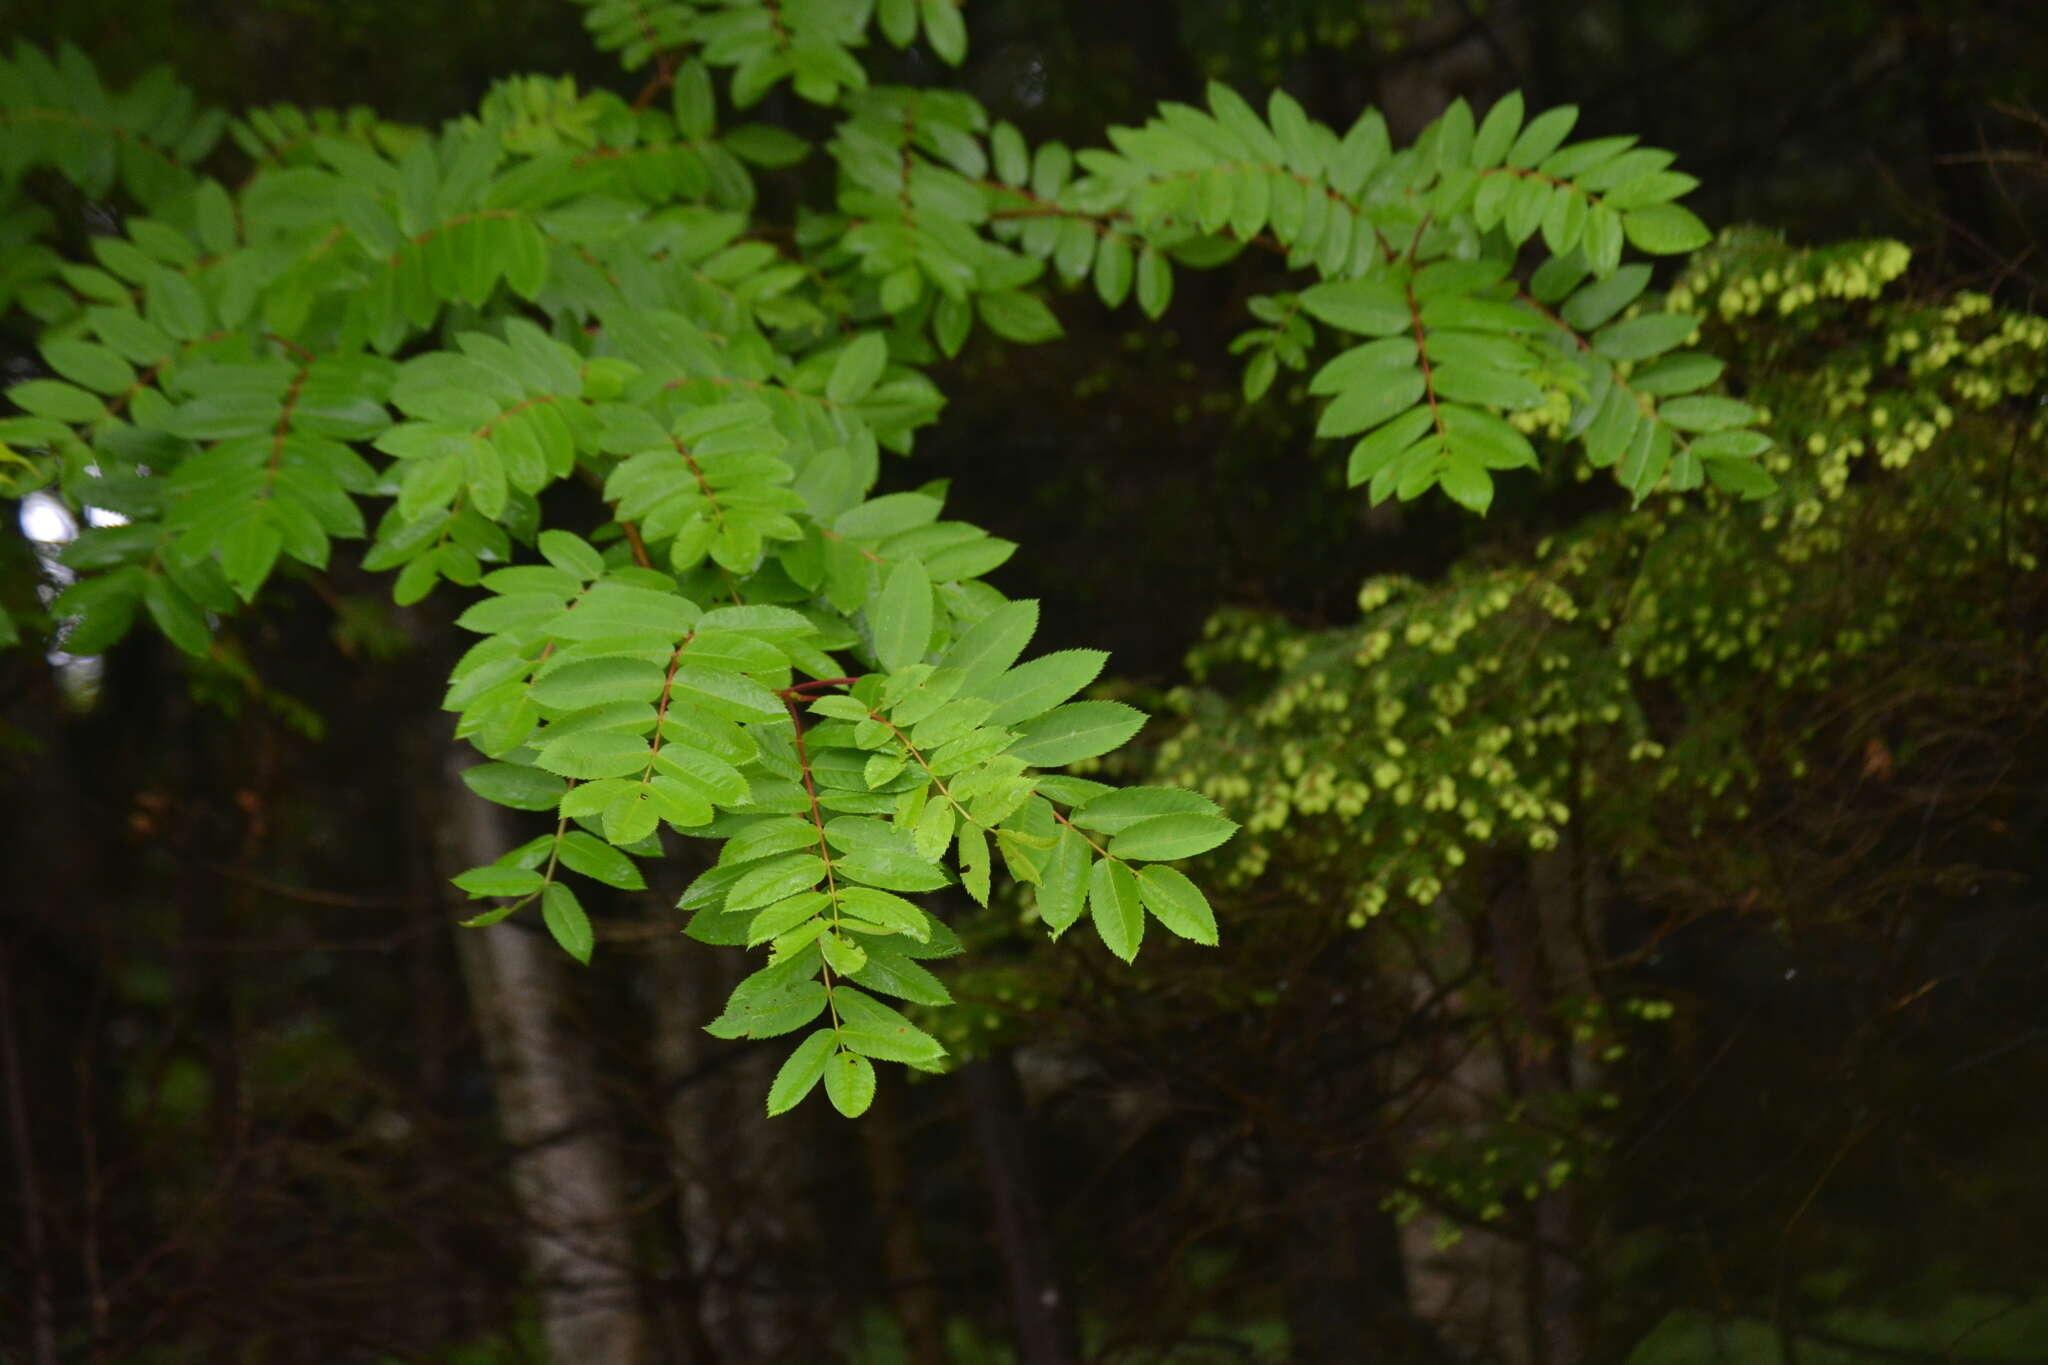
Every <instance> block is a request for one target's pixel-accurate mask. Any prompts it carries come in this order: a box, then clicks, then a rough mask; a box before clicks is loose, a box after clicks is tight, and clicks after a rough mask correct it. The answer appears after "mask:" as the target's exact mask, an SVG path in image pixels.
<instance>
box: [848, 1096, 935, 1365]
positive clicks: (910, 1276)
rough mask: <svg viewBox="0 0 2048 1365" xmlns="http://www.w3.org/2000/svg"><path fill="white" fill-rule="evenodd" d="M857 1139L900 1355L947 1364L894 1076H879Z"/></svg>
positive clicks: (923, 1363) (922, 1363)
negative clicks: (864, 1152)
mask: <svg viewBox="0 0 2048 1365" xmlns="http://www.w3.org/2000/svg"><path fill="white" fill-rule="evenodd" d="M861 1139H862V1143H863V1145H864V1146H865V1148H866V1150H867V1158H868V1185H869V1187H870V1188H871V1189H872V1191H873V1193H874V1200H875V1217H876V1219H877V1220H878V1221H879V1222H880V1223H881V1225H882V1265H883V1268H884V1269H885V1270H886V1271H887V1273H888V1276H889V1297H890V1299H891V1300H892V1301H893V1302H894V1304H895V1306H896V1322H897V1324H898V1325H899V1326H900V1327H901V1328H902V1329H903V1351H904V1356H905V1358H906V1359H907V1360H908V1362H909V1365H946V1360H947V1355H946V1332H945V1320H944V1314H943V1313H942V1312H941V1311H940V1304H939V1290H938V1278H937V1276H936V1275H935V1274H934V1273H933V1271H932V1264H931V1258H930V1257H929V1256H927V1255H926V1254H925V1247H924V1237H923V1235H922V1234H921V1233H920V1232H919V1230H918V1225H917V1206H916V1204H915V1202H914V1201H913V1200H912V1198H911V1181H910V1176H909V1163H908V1162H907V1160H906V1159H905V1157H904V1153H903V1094H902V1084H901V1082H900V1081H898V1079H897V1078H896V1077H894V1076H888V1077H884V1078H883V1080H882V1083H881V1084H880V1085H878V1086H876V1087H875V1103H874V1106H873V1107H872V1108H871V1109H869V1110H868V1112H867V1115H866V1116H865V1118H864V1119H863V1120H862V1122H861Z"/></svg>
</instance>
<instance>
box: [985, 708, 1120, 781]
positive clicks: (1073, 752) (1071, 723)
mask: <svg viewBox="0 0 2048 1365" xmlns="http://www.w3.org/2000/svg"><path fill="white" fill-rule="evenodd" d="M1144 724H1145V715H1144V713H1143V712H1141V711H1139V710H1138V709H1137V708H1136V707H1133V706H1126V705H1125V704H1124V703H1122V702H1120V701H1081V702H1072V703H1069V704H1068V705H1066V706H1060V707H1056V708H1054V709H1053V710H1051V711H1048V712H1046V713H1045V714H1044V715H1042V716H1039V717H1037V718H1036V719H1034V720H1032V721H1030V722H1028V723H1026V724H1025V725H1024V726H1022V727H1021V728H1020V729H1019V730H1018V732H1017V738H1016V740H1015V741H1014V742H1012V743H1011V744H1010V745H1009V747H1008V749H1007V750H1006V752H1007V753H1009V754H1010V755H1012V756H1013V757H1016V758H1020V759H1022V760H1024V761H1025V762H1026V763H1029V764H1031V765H1032V766H1033V767H1037V768H1057V767H1061V766H1063V765H1065V764H1068V763H1075V762H1078V761H1080V760H1081V759H1084V758H1094V757H1095V756H1096V755H1098V754H1106V753H1108V752H1109V751H1110V750H1111V749H1114V748H1116V747H1117V746H1118V745H1120V744H1122V743H1123V742H1124V741H1125V740H1127V739H1129V738H1130V737H1131V736H1132V735H1135V734H1136V733H1138V731H1139V729H1140V728H1142V727H1143V726H1144Z"/></svg>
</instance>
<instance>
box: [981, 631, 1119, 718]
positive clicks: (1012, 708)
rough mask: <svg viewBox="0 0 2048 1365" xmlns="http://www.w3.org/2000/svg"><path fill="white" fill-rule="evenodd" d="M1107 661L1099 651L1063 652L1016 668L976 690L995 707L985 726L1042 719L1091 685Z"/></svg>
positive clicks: (1043, 655)
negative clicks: (1035, 717) (1041, 716)
mask: <svg viewBox="0 0 2048 1365" xmlns="http://www.w3.org/2000/svg"><path fill="white" fill-rule="evenodd" d="M1108 660H1109V655H1108V653H1107V652H1106V651H1103V650H1100V649H1063V650H1059V651H1057V652H1056V653H1052V654H1042V655H1040V656H1039V657H1038V658H1036V659H1032V660H1029V661H1028V662H1026V663H1021V664H1018V665H1017V666H1016V667H1015V668H1012V669H1010V670H1009V671H1008V672H1007V673H1004V674H1003V675H1002V676H1001V677H999V678H997V679H995V680H994V681H993V682H989V683H986V684H984V685H983V686H981V687H980V688H978V689H976V690H977V691H979V692H980V694H981V695H982V696H983V697H984V698H986V699H987V700H989V701H992V702H994V703H995V709H994V710H992V711H990V712H989V714H988V717H987V721H988V723H989V724H991V725H1015V724H1016V723H1018V722H1019V721H1026V720H1029V719H1031V718H1032V717H1033V716H1037V715H1043V714H1044V713H1045V712H1047V711H1050V710H1051V709H1052V708H1053V707H1055V706H1058V705H1059V704H1060V703H1061V702H1063V701H1065V700H1066V699H1067V698H1069V697H1071V696H1073V695H1074V694H1075V693H1076V692H1079V691H1080V690H1081V689H1082V688H1084V687H1086V686H1087V685H1088V684H1089V683H1091V682H1094V681H1095V679H1096V677H1097V676H1098V675H1099V674H1100V673H1101V672H1102V666H1103V664H1105V663H1107V662H1108Z"/></svg>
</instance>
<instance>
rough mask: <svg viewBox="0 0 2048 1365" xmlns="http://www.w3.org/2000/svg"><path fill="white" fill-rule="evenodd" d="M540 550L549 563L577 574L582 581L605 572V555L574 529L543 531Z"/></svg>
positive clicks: (587, 580) (566, 571)
mask: <svg viewBox="0 0 2048 1365" xmlns="http://www.w3.org/2000/svg"><path fill="white" fill-rule="evenodd" d="M540 552H541V556H542V557H543V558H544V559H546V560H547V562H548V563H550V564H552V565H554V566H555V567H556V568H558V569H561V570H563V571H564V572H565V573H572V574H574V575H576V577H577V578H578V579H579V580H580V581H582V582H586V583H587V582H589V581H590V580H591V579H593V578H596V577H598V576H599V575H600V574H602V573H603V572H604V556H603V555H601V554H599V553H598V552H597V551H596V550H594V549H592V548H591V547H590V542H589V541H587V540H585V539H584V538H583V537H582V536H579V535H577V534H576V533H575V532H573V531H559V530H556V531H542V532H541V533H540Z"/></svg>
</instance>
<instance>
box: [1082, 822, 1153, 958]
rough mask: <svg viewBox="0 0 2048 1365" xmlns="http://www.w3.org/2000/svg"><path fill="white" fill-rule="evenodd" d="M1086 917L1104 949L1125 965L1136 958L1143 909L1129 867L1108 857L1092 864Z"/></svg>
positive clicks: (1143, 930)
mask: <svg viewBox="0 0 2048 1365" xmlns="http://www.w3.org/2000/svg"><path fill="white" fill-rule="evenodd" d="M1168 818H1171V817H1168ZM1088 914H1089V917H1090V918H1091V919H1093V920H1094V921H1095V932H1096V933H1097V934H1099V935H1101V936H1102V943H1103V946H1104V947H1106V948H1108V949H1109V950H1110V951H1111V952H1112V953H1115V954H1116V955H1117V956H1118V957H1120V958H1122V959H1123V960H1124V961H1126V962H1129V961H1131V960H1132V959H1133V958H1135V957H1137V955H1138V943H1139V941H1140V940H1141V939H1143V938H1144V936H1145V910H1144V906H1143V904H1142V903H1141V902H1140V900H1139V897H1138V879H1137V877H1136V876H1134V875H1133V874H1132V872H1131V869H1130V868H1128V867H1126V866H1124V865H1123V864H1122V863H1118V862H1111V861H1110V860H1109V859H1107V858H1105V859H1103V860H1102V861H1100V862H1098V863H1096V864H1095V867H1094V870H1093V871H1091V872H1090V873H1089V874H1088Z"/></svg>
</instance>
